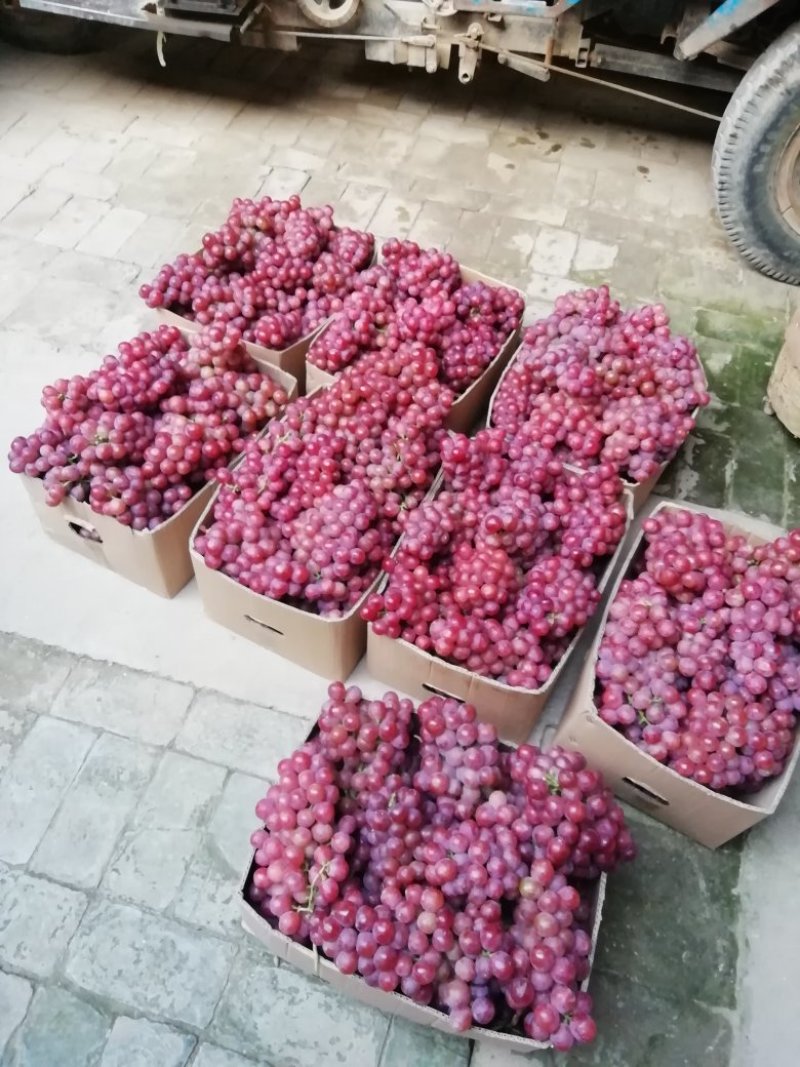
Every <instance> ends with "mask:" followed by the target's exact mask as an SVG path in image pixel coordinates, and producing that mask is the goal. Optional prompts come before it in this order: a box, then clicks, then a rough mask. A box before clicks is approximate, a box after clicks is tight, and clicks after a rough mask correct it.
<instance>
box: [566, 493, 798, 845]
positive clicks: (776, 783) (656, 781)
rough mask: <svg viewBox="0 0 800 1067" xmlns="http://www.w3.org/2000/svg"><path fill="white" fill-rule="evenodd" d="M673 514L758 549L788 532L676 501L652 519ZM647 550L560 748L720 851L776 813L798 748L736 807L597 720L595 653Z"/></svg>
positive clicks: (586, 675)
mask: <svg viewBox="0 0 800 1067" xmlns="http://www.w3.org/2000/svg"><path fill="white" fill-rule="evenodd" d="M676 508H680V509H685V510H688V511H697V512H705V513H706V514H709V515H711V516H712V517H713V518H716V519H719V520H720V521H721V522H723V523H724V525H725V527H726V528H727V529H728V530H730V531H731V532H732V533H743V534H745V535H746V536H747V538H748V539H749V540H751V541H752V542H753V544H763V543H764V542H766V541H770V540H772V539H774V538H775V537H779V536H781V535H782V534H783V532H784V531H783V530H781V529H779V528H778V527H771V526H770V525H769V524H766V523H763V522H759V521H757V520H752V519H749V518H748V517H747V516H744V515H738V514H734V513H733V512H725V511H716V510H714V509H711V508H708V509H704V508H697V507H693V506H691V505H689V504H683V503H677V502H666V503H664V504H659V505H658V506H657V507H656V508H654V510H653V514H656V513H658V512H659V511H662V510H665V509H676ZM643 551H644V536H643V535H640V536H639V537H638V538H637V540H636V542H635V543H634V545H633V548H632V549H631V551H630V553H629V555H628V558H627V560H626V562H625V565H624V566H623V568H622V570H621V571H620V574H619V577H618V578H617V580H616V582H615V583H614V588H613V589H612V591H611V595H610V596H609V600H608V606H607V607H606V610H605V612H604V614H603V618H602V620H601V625H600V630H599V632H598V635H597V638H596V640H595V642H594V645H593V647H592V650H591V653H590V654H589V656H588V657H587V660H586V665H585V667H584V669H583V672H582V674H581V677H580V681H579V682H578V686H577V688H576V690H575V692H574V694H573V697H572V700H571V702H570V705H569V707H568V709H567V712H566V714H565V716H564V718H563V720H562V722H561V725H560V726H559V728H558V733H557V735H556V744H559V745H563V746H564V747H565V748H575V749H578V750H580V751H581V752H582V753H583V754H584V756H586V758H587V760H588V761H589V763H590V764H591V765H592V766H593V767H595V768H596V769H597V770H599V771H602V772H603V776H604V777H605V779H606V782H607V784H608V785H609V786H610V787H611V788H612V789H613V790H614V792H615V793H616V794H617V796H618V797H620V798H621V799H622V800H625V801H627V802H628V803H629V804H633V805H634V807H637V808H639V809H640V810H641V811H644V812H645V813H646V814H648V815H652V816H653V818H655V819H658V820H659V822H663V823H666V824H667V826H672V827H673V828H674V829H675V830H679V831H680V832H681V833H683V834H686V836H687V837H691V838H694V840H695V841H699V842H700V844H701V845H706V846H707V847H708V848H718V847H719V846H720V845H723V844H724V843H725V842H726V841H729V840H730V839H731V838H733V837H736V836H737V835H738V834H741V833H743V832H744V831H745V830H748V829H749V828H750V827H751V826H755V825H756V823H759V822H761V820H762V819H766V818H767V816H768V815H772V814H773V812H774V811H775V809H776V808H777V806H778V804H779V802H780V800H781V797H782V796H783V794H784V792H785V791H786V787H787V785H788V784H789V780H790V778H791V776H792V773H793V772H794V768H795V766H796V764H797V760H798V756H800V745H798V744H797V743H795V747H794V752H793V754H792V756H791V759H790V760H789V763H788V764H787V766H786V768H785V769H784V771H783V773H782V774H781V775H780V776H779V777H777V778H773V779H772V780H770V781H769V782H768V783H767V784H766V785H764V786H763V788H762V789H760V790H759V791H758V792H757V793H754V794H752V795H750V796H748V797H747V798H746V799H740V800H739V799H734V798H733V797H729V796H725V795H723V794H721V793H715V792H714V791H713V790H711V789H707V788H706V787H705V786H703V785H699V784H698V783H697V782H693V781H691V780H689V779H688V778H683V777H681V775H679V774H678V773H677V772H676V771H673V770H671V769H670V768H669V767H666V766H664V764H662V763H659V762H658V761H657V760H654V759H653V757H652V756H649V755H647V753H645V752H642V751H641V750H640V749H638V748H637V747H636V746H635V745H634V744H633V743H632V742H631V741H628V740H627V738H625V737H624V736H623V735H622V734H621V733H620V732H619V731H618V730H616V729H615V728H614V727H613V726H609V725H608V724H607V723H604V722H603V721H602V719H600V717H599V716H598V714H597V708H596V705H595V702H594V698H595V663H596V661H597V653H598V649H599V647H600V642H601V640H602V636H603V631H604V629H605V624H606V620H607V618H608V612H609V610H610V607H611V604H612V603H613V601H614V598H615V596H616V594H617V592H618V591H619V587H620V585H621V583H622V582H623V581H624V579H625V578H627V577H628V575H629V573H630V569H631V565H632V564H633V563H634V562H636V561H637V559H638V558H639V557H640V555H641V553H642V552H643Z"/></svg>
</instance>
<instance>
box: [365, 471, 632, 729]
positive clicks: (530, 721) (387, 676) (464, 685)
mask: <svg viewBox="0 0 800 1067" xmlns="http://www.w3.org/2000/svg"><path fill="white" fill-rule="evenodd" d="M440 485H441V482H438V483H437V484H435V485H434V487H433V489H432V490H431V495H435V494H436V492H437V491H438V489H439V487H440ZM624 500H625V505H626V508H627V511H628V524H627V526H626V531H627V529H628V527H629V526H630V523H631V521H632V518H633V505H632V503H631V500H630V494H629V493H628V492H627V490H626V491H625V492H624ZM624 544H625V536H624V535H623V537H622V539H621V540H620V543H619V545H618V546H617V548H616V550H615V552H614V554H613V555H612V556H609V557H608V559H607V562H606V564H605V566H604V568H603V571H602V573H601V575H600V578H599V581H598V589H599V591H600V593H601V594H602V592H603V590H604V589H605V588H606V586H607V585H608V582H609V580H610V579H611V576H612V574H613V572H614V570H615V568H616V566H617V563H618V562H619V560H620V558H621V557H622V553H623V549H624ZM386 581H388V579H384V585H385V583H386ZM590 625H592V623H591V621H590V622H589V623H587V626H590ZM584 630H585V627H584V629H581V630H578V632H577V633H576V634H575V636H574V637H573V639H572V641H571V642H570V644H569V647H568V648H567V651H566V652H565V653H564V655H563V656H562V657H561V659H560V660H559V662H558V663H557V664H556V667H555V669H554V671H553V673H552V674H551V675H550V677H549V678H548V680H547V681H546V682H545V683H544V685H542V686H540V687H539V688H538V689H520V688H518V687H516V686H511V685H507V684H506V683H505V682H499V681H497V680H496V679H494V678H484V677H482V676H481V675H479V674H474V673H473V672H472V671H468V670H467V669H466V668H465V667H461V666H459V665H458V664H456V663H449V662H448V661H447V660H444V659H441V658H440V657H439V656H437V655H435V654H433V653H431V652H425V651H423V650H422V649H421V648H417V646H416V645H412V644H411V643H410V642H408V641H404V640H402V639H395V638H393V637H382V636H378V635H376V634H375V633H374V632H373V630H372V627H371V626H370V628H369V632H368V634H367V669H368V671H369V673H370V674H371V675H372V676H373V677H374V678H377V679H378V680H379V681H381V682H384V683H385V684H386V685H390V686H394V687H395V688H398V689H400V690H402V691H403V692H404V693H408V694H409V695H410V696H414V697H417V698H419V699H422V700H424V699H425V698H426V697H429V696H431V694H433V693H439V694H441V695H442V696H449V697H455V698H456V700H461V701H462V702H464V703H467V704H473V705H474V706H475V708H476V709H477V711H478V716H479V717H480V718H481V719H482V720H483V721H484V722H490V723H492V724H493V725H494V726H496V727H497V732H498V733H499V734H500V736H501V737H502V739H503V740H504V741H507V742H510V743H512V744H522V743H523V742H525V741H527V739H528V737H529V736H530V733H531V730H532V729H533V727H534V726H535V724H536V722H537V721H538V719H539V716H540V715H541V714H542V712H543V711H544V707H545V705H546V704H547V701H548V699H549V697H550V694H551V693H552V691H553V689H554V688H555V686H556V683H557V682H558V680H559V678H560V676H561V674H562V672H563V670H564V667H565V665H566V663H567V662H568V660H569V658H570V656H571V655H572V653H573V652H574V650H575V646H576V645H577V644H578V641H579V640H580V638H581V636H582V634H583V632H584Z"/></svg>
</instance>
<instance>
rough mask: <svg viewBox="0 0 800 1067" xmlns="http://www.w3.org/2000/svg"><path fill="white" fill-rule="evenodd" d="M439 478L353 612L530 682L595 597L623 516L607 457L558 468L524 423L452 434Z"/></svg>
mask: <svg viewBox="0 0 800 1067" xmlns="http://www.w3.org/2000/svg"><path fill="white" fill-rule="evenodd" d="M442 471H443V474H444V480H443V483H442V488H441V489H440V491H439V492H438V493H437V495H436V496H435V498H433V499H430V500H426V501H424V502H423V503H422V504H421V505H420V506H419V507H417V509H416V510H415V511H414V512H412V513H411V514H409V515H408V517H407V519H406V522H405V527H404V530H403V536H402V539H401V541H400V543H399V545H398V548H397V551H396V552H395V554H394V555H393V556H392V558H391V559H389V560H387V561H386V563H385V564H384V569H385V570H386V571H387V572H388V578H387V580H386V582H385V585H384V586H383V588H382V589H381V590H380V591H378V592H375V593H373V594H371V595H370V596H369V597H368V598H367V600H366V601H365V603H364V605H363V607H362V609H361V615H362V618H364V619H366V620H367V621H368V622H370V623H371V624H372V628H373V631H374V632H375V633H376V634H378V635H383V636H389V637H393V638H400V639H402V640H405V641H408V642H410V643H411V644H414V645H416V647H417V648H420V649H422V650H423V651H425V652H429V653H432V654H434V655H436V656H439V657H441V658H442V659H445V660H447V661H449V662H451V663H455V664H459V665H461V666H463V667H464V668H466V669H467V670H469V671H471V672H473V673H476V674H480V675H482V676H484V677H488V678H494V679H497V680H498V681H500V682H503V683H505V684H507V685H511V686H515V687H519V688H524V689H538V688H539V687H540V686H541V685H543V684H544V683H545V682H546V681H547V680H548V679H549V678H550V676H551V674H552V672H553V670H554V669H555V667H556V665H557V663H558V661H559V660H560V659H561V657H562V656H563V655H564V653H565V652H566V650H567V648H568V647H569V644H570V642H571V640H572V638H573V637H574V635H575V634H576V633H577V631H578V630H579V629H580V628H581V627H582V626H584V625H585V623H586V622H587V620H588V619H589V618H590V617H591V615H592V614H593V613H594V610H595V608H596V607H597V604H598V602H599V599H600V595H599V592H598V587H597V583H598V580H599V577H600V574H601V570H602V567H603V561H604V560H606V559H607V557H608V556H610V555H611V554H613V552H614V550H615V549H616V547H617V545H618V544H619V542H620V541H621V539H622V537H623V535H624V533H625V529H626V523H627V512H626V507H625V504H624V502H623V487H622V482H621V481H620V479H619V477H618V476H617V475H616V473H615V472H614V470H613V467H611V465H610V464H600V465H598V466H597V467H595V468H593V469H592V470H590V471H586V472H579V471H575V470H569V469H567V468H566V467H565V466H564V465H563V463H562V462H561V460H559V459H558V458H557V457H556V456H555V454H554V453H553V452H552V451H549V450H548V449H546V448H543V447H542V446H541V445H540V444H538V442H537V441H536V439H535V435H534V434H532V433H531V430H530V427H528V426H524V427H523V428H522V429H521V430H520V431H518V432H517V433H516V434H512V433H509V432H506V431H504V430H500V429H489V430H481V431H479V432H478V434H477V435H476V436H475V437H474V438H468V437H465V436H463V435H461V434H453V435H451V436H450V437H449V438H447V439H446V440H445V442H444V443H443V445H442Z"/></svg>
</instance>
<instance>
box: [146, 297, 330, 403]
mask: <svg viewBox="0 0 800 1067" xmlns="http://www.w3.org/2000/svg"><path fill="white" fill-rule="evenodd" d="M154 310H155V314H156V315H157V317H158V318H159V319H160V321H161V322H164V323H166V324H167V325H168V326H177V327H178V328H179V329H180V330H183V332H184V333H197V332H198V331H199V330H201V329H202V328H203V327H202V326H201V325H200V323H199V322H194V321H193V320H192V319H185V318H184V317H183V316H182V315H178V314H177V313H176V312H174V311H167V310H166V309H165V308H155V309H154ZM324 325H325V324H323V326H318V327H317V329H316V330H312V331H311V333H309V334H307V335H306V336H305V337H301V338H300V339H299V340H297V341H295V342H294V343H293V344H291V345H289V347H288V348H284V349H282V350H281V351H278V350H277V349H274V348H264V346H263V345H257V344H254V343H253V342H252V341H245V342H244V347H245V348H246V349H247V353H248V355H249V356H250V358H251V359H253V360H254V361H255V362H256V363H257V364H258V366H259V369H260V370H262V371H263V372H264V373H265V374H268V373H269V370H270V368H272V367H277V368H278V369H279V370H282V371H284V372H285V373H287V374H290V375H291V376H292V378H294V380H295V381H296V383H297V388H298V390H299V393H300V396H302V395H303V394H304V393H305V391H306V352H307V351H308V349H309V346H310V345H311V342H312V341H313V340H314V338H315V337H316V336H317V334H318V333H319V332H320V330H322V329H324Z"/></svg>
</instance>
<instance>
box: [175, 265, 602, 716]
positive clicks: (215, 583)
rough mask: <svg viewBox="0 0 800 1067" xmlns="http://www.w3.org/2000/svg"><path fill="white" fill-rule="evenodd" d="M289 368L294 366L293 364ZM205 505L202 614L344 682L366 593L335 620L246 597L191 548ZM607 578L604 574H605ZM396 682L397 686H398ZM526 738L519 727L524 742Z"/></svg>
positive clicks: (464, 415) (483, 390)
mask: <svg viewBox="0 0 800 1067" xmlns="http://www.w3.org/2000/svg"><path fill="white" fill-rule="evenodd" d="M461 274H462V277H463V279H464V281H465V282H466V283H468V284H469V283H472V282H476V281H481V282H484V283H485V284H486V285H491V286H503V287H505V288H507V289H512V290H513V291H514V292H520V290H518V289H516V288H515V287H514V286H512V285H509V284H508V283H507V282H501V281H497V280H496V279H494V278H491V277H489V276H488V275H486V274H482V273H480V272H479V271H476V270H472V269H471V268H467V267H462V268H461ZM520 295H522V294H520ZM165 314H167V315H169V316H171V318H172V319H175V318H176V316H174V315H172V313H171V312H170V313H165ZM181 321H182V320H181ZM324 329H325V326H323V327H322V330H324ZM319 332H321V331H318V333H317V334H314V335H312V336H311V337H310V338H305V339H303V341H302V342H298V343H297V345H298V346H301V345H304V346H305V347H303V355H305V352H307V350H308V347H309V346H310V343H311V341H313V339H314V337H316V336H318V334H319ZM520 332H521V331H520V330H516V331H515V332H514V333H512V334H510V336H509V337H508V339H507V340H506V342H505V344H504V345H503V346H502V348H501V349H500V351H499V353H498V354H497V356H496V357H495V358H494V359H493V360H492V362H491V364H490V365H489V366H488V368H487V369H486V370H485V371H484V373H483V374H482V375H481V376H480V378H478V379H477V380H476V381H475V382H473V384H472V385H471V386H470V387H469V388H468V389H467V390H466V391H465V392H464V394H463V395H462V396H460V397H459V398H458V400H456V401H455V403H454V404H453V406H452V408H451V414H450V417H449V418H448V420H447V425H448V428H449V429H451V430H457V431H462V432H463V431H468V430H470V429H472V427H473V426H474V425H475V423H476V421H477V420H478V419H479V418H480V417H481V413H482V412H483V411H484V410H485V408H486V404H487V403H488V400H489V397H490V396H491V394H492V390H493V389H494V387H495V385H496V384H497V382H498V380H499V378H500V376H501V374H502V372H503V370H504V369H505V367H506V366H507V364H508V362H509V360H510V359H511V358H512V355H513V353H514V351H515V350H516V347H517V345H518V343H519V338H520ZM246 347H247V349H248V351H249V352H250V353H251V355H254V356H255V354H256V353H258V352H259V348H258V346H252V345H249V344H246ZM287 351H288V350H287ZM261 353H262V354H264V353H266V356H265V358H270V359H272V358H273V357H274V356H275V355H280V353H271V352H268V351H267V350H261ZM292 365H293V366H296V364H295V363H294V362H293V364H292ZM302 374H303V377H304V380H305V384H306V392H307V393H312V392H315V391H316V390H317V389H322V388H325V387H326V386H328V385H330V384H331V383H332V382H333V381H334V376H333V375H331V374H326V373H325V372H324V371H321V370H319V368H317V367H315V366H314V365H313V364H311V363H306V364H305V365H304V367H303V370H302ZM205 503H206V507H205V508H204V510H203V512H202V514H200V515H199V517H197V522H196V526H195V528H194V530H193V532H192V533H191V536H190V545H191V548H190V553H191V562H192V565H193V567H194V573H195V577H196V579H197V585H198V589H199V591H200V597H201V599H202V601H203V607H204V609H205V611H206V614H208V615H209V617H210V618H212V619H214V621H215V622H218V623H219V624H220V625H221V626H225V627H226V628H227V629H229V630H233V632H234V633H237V634H240V635H241V636H242V637H246V638H248V640H250V641H254V642H255V643H256V644H258V645H260V646H261V647H262V648H265V649H267V650H268V651H270V652H274V653H276V654H277V655H280V656H283V657H284V658H286V659H289V660H291V661H292V662H293V663H297V664H298V665H299V666H301V667H305V668H306V670H310V671H314V672H315V673H316V674H320V675H322V676H323V677H325V678H346V677H347V676H348V675H349V674H350V673H351V671H352V670H353V668H354V667H355V666H356V664H357V663H358V661H359V660H360V659H361V658H362V657H363V655H364V652H365V651H366V649H367V624H366V623H365V622H364V621H363V619H362V618H361V616H360V614H359V611H360V608H361V603H362V602H363V599H366V597H367V596H368V595H369V593H370V592H371V591H372V590H371V589H370V590H368V591H367V593H365V594H364V597H363V598H362V602H360V603H359V604H357V605H355V607H353V608H352V609H351V610H350V611H348V612H347V613H346V614H345V615H343V616H341V617H339V618H326V617H323V616H320V615H315V614H312V613H311V612H309V611H304V610H302V609H300V608H296V607H293V606H292V605H291V604H286V603H283V602H282V601H279V600H274V599H272V598H270V597H267V596H262V595H261V594H259V593H254V592H253V591H252V590H251V589H248V588H247V587H246V586H244V585H241V584H240V583H238V582H236V581H234V580H233V579H232V578H229V577H228V576H227V575H225V574H222V573H221V572H220V571H217V570H212V569H210V568H209V567H207V566H206V564H205V562H204V560H203V557H202V556H201V555H200V553H199V552H198V551H197V550H196V549H195V548H194V540H195V537H196V535H197V533H198V531H199V530H200V529H201V527H203V526H204V525H205V524H206V522H207V520H208V517H209V515H210V514H211V512H212V510H213V506H214V497H212V498H211V499H208V498H206V501H205ZM608 573H610V568H609V572H608ZM379 582H380V577H379V578H377V579H376V580H375V583H374V585H373V587H372V588H373V589H374V588H376V587H377V586H378V584H379ZM417 670H419V668H418V669H417ZM452 670H454V671H457V670H458V668H456V667H453V668H452ZM461 673H464V672H461ZM408 680H409V681H410V679H408ZM397 684H398V685H400V683H397ZM404 688H406V689H407V688H408V687H407V686H405V687H404ZM504 688H507V687H504ZM422 695H425V694H424V693H423V694H422ZM517 695H519V691H517ZM545 699H546V693H545V694H544V695H543V696H542V697H541V700H540V701H539V703H538V704H537V709H539V708H541V706H543V704H544V701H545ZM524 702H525V704H526V706H527V705H529V704H530V698H529V696H528V694H524ZM529 732H530V731H529V728H527V729H526V730H525V736H527V734H528V733H529ZM506 733H507V734H508V736H511V737H513V736H515V735H517V736H519V735H521V728H520V727H519V726H518V727H517V728H516V730H507V731H506Z"/></svg>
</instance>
